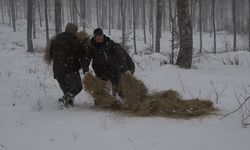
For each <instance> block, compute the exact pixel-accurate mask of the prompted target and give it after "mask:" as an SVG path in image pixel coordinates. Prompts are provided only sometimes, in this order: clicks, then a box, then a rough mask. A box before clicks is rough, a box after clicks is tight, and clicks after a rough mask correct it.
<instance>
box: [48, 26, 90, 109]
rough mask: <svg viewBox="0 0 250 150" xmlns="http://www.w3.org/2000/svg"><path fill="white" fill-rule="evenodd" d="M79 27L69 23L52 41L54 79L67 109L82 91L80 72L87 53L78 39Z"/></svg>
mask: <svg viewBox="0 0 250 150" xmlns="http://www.w3.org/2000/svg"><path fill="white" fill-rule="evenodd" d="M77 30H78V27H77V26H76V25H74V24H72V23H68V24H67V26H66V28H65V32H63V33H61V34H59V35H57V36H56V37H55V38H54V39H52V40H51V46H50V49H49V52H50V57H51V58H52V61H53V73H54V78H55V79H56V80H57V81H58V83H59V85H60V88H61V89H62V91H63V94H64V96H63V97H62V98H60V99H59V101H60V102H63V104H64V105H65V106H66V107H67V106H69V105H71V106H72V105H73V100H74V97H75V96H76V95H77V94H78V93H80V91H81V90H82V83H81V77H80V74H79V70H80V69H81V67H82V63H81V62H82V60H83V57H84V55H85V53H86V50H85V49H83V44H82V43H81V41H80V40H78V39H77V36H76V33H77Z"/></svg>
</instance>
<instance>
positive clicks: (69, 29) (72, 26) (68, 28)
mask: <svg viewBox="0 0 250 150" xmlns="http://www.w3.org/2000/svg"><path fill="white" fill-rule="evenodd" d="M77 30H78V27H77V25H75V24H74V23H68V24H67V25H66V28H65V32H69V33H73V34H74V33H76V32H77Z"/></svg>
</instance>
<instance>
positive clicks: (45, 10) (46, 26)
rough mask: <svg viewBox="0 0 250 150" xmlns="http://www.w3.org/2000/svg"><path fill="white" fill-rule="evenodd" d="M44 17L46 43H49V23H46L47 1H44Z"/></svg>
mask: <svg viewBox="0 0 250 150" xmlns="http://www.w3.org/2000/svg"><path fill="white" fill-rule="evenodd" d="M44 13H45V14H44V15H45V28H46V41H47V44H48V43H49V21H48V0H44Z"/></svg>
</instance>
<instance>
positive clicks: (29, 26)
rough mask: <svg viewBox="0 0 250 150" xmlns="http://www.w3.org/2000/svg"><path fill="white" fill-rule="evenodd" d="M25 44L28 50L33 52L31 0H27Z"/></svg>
mask: <svg viewBox="0 0 250 150" xmlns="http://www.w3.org/2000/svg"><path fill="white" fill-rule="evenodd" d="M27 9H28V11H27V44H28V52H34V50H33V42H32V12H33V0H27Z"/></svg>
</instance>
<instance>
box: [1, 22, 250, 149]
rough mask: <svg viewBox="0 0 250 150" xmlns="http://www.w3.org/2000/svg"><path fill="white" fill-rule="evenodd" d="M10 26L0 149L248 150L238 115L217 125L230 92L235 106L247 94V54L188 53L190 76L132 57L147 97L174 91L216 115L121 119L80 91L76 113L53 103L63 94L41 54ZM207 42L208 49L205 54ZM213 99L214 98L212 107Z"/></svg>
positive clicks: (4, 53) (39, 43)
mask: <svg viewBox="0 0 250 150" xmlns="http://www.w3.org/2000/svg"><path fill="white" fill-rule="evenodd" d="M17 26H18V31H17V32H16V33H14V32H12V29H11V28H9V27H8V26H5V25H0V83H1V84H0V95H1V98H0V150H64V149H65V150H69V149H86V150H101V149H103V150H104V149H105V150H165V149H171V150H182V149H186V150H211V149H213V150H235V149H238V150H244V149H248V148H249V147H250V142H249V139H250V129H249V128H242V127H241V113H240V112H237V113H235V114H233V115H231V116H229V117H228V118H225V119H222V120H221V119H220V118H221V116H222V115H223V114H226V113H227V112H230V111H232V110H234V109H235V108H237V107H238V106H239V104H238V101H237V98H236V96H235V93H236V94H237V95H238V97H239V99H240V100H241V101H242V96H246V95H247V94H248V95H249V93H247V92H250V77H249V75H250V53H248V52H238V53H225V54H218V55H213V54H203V55H200V56H198V55H197V56H196V55H195V57H194V65H193V68H192V69H190V70H184V69H180V68H178V67H176V66H173V65H163V66H161V64H163V62H164V61H165V60H167V61H168V59H167V57H165V56H163V55H160V54H153V55H147V56H134V59H135V60H136V62H137V63H138V64H140V67H139V66H137V69H136V73H135V75H136V76H137V77H138V78H140V79H141V80H143V81H144V82H145V84H146V85H147V87H148V88H149V89H150V91H151V92H153V91H159V90H166V89H175V90H178V91H179V92H180V93H181V94H182V95H183V97H185V98H195V97H199V98H205V99H211V100H213V101H214V102H215V105H216V107H218V108H219V109H220V111H219V112H218V114H217V115H212V116H207V117H203V118H196V119H190V120H182V119H178V120H177V119H170V118H161V117H130V116H124V115H122V114H117V113H113V112H107V111H103V110H99V109H97V108H94V107H93V101H92V98H91V97H90V96H89V95H88V94H87V93H86V92H84V91H82V92H81V93H80V95H79V96H77V98H76V107H74V108H71V109H63V110H61V109H60V108H59V107H58V104H57V99H58V98H59V97H60V96H61V95H62V92H61V91H60V89H59V86H58V84H57V82H56V81H55V80H54V79H53V75H52V72H51V68H50V67H48V66H46V65H45V64H44V63H43V61H42V54H40V53H34V54H29V53H27V52H26V49H27V48H26V29H25V28H24V27H25V22H19V25H17ZM22 27H23V28H22ZM89 32H90V33H91V30H90V29H89ZM37 34H38V35H37V36H38V37H37V39H36V40H34V46H35V47H36V48H37V49H41V48H42V47H43V46H44V44H45V39H44V30H39V31H38V33H37ZM119 36H120V33H119V32H118V31H113V34H112V35H111V37H112V38H113V39H114V40H115V41H119V40H120V39H119ZM164 36H165V37H169V36H168V35H167V34H166V35H164ZM197 36H198V35H195V37H194V39H198V37H197ZM205 37H206V38H207V39H206V40H204V41H206V42H207V43H208V41H212V40H211V39H210V38H209V35H207V36H206V35H205ZM223 37H227V38H228V39H230V35H226V34H224V35H221V39H218V40H219V41H223V40H225V38H223ZM142 39H143V38H142V36H140V34H139V38H138V43H139V44H138V45H139V49H143V48H145V47H147V46H144V45H143V41H142ZM164 40H165V38H164ZM197 41H198V40H195V42H194V43H198V42H197ZM162 43H163V49H166V50H167V49H169V45H168V44H167V42H164V41H162ZM207 43H205V46H207V49H212V48H211V47H209V45H211V44H207ZM197 45H198V44H196V47H198V46H197ZM218 45H219V46H218V47H220V46H221V47H223V45H224V44H223V43H222V42H220V44H218ZM235 64H238V65H235ZM223 89H224V90H223ZM239 92H240V93H242V95H239ZM216 93H218V94H219V95H220V93H221V95H220V96H219V98H218V101H217V100H216ZM216 102H217V104H216ZM242 113H244V112H242Z"/></svg>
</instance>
